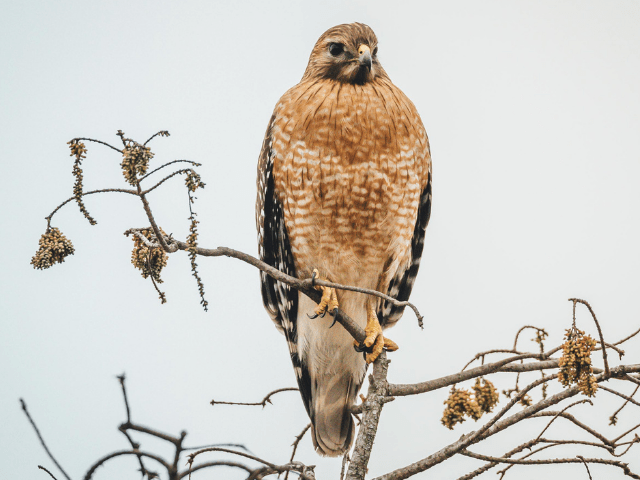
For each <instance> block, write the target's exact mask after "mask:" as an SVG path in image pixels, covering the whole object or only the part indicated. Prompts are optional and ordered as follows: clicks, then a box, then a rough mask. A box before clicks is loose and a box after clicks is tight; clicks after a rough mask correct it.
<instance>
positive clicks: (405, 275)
mask: <svg viewBox="0 0 640 480" xmlns="http://www.w3.org/2000/svg"><path fill="white" fill-rule="evenodd" d="M430 216H431V171H429V177H428V179H427V185H426V186H425V187H424V189H423V190H422V194H421V195H420V205H419V206H418V215H417V218H416V226H415V228H414V230H413V237H412V238H411V258H410V260H409V261H408V262H407V263H406V264H405V265H402V266H400V268H399V269H398V271H397V272H396V274H395V275H394V276H393V278H392V279H391V283H390V284H389V291H388V292H387V295H389V296H390V297H393V298H395V299H397V300H400V301H402V302H403V301H406V300H408V299H409V295H411V289H412V288H413V284H414V282H415V280H416V276H417V275H418V268H419V267H420V259H421V258H422V249H423V248H424V232H425V229H426V228H427V224H428V223H429V217H430ZM403 312H404V307H397V306H395V305H392V304H391V303H389V302H388V301H386V300H385V301H383V302H382V303H381V305H380V308H379V310H378V318H379V319H380V325H381V326H382V327H385V328H386V327H391V326H392V325H394V324H395V323H396V322H397V321H398V320H400V317H402V313H403Z"/></svg>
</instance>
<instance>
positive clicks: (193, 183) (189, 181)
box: [185, 170, 206, 203]
mask: <svg viewBox="0 0 640 480" xmlns="http://www.w3.org/2000/svg"><path fill="white" fill-rule="evenodd" d="M185 184H186V185H187V188H188V189H189V191H190V192H195V191H196V190H197V189H198V188H204V186H205V185H206V184H205V183H204V182H203V181H202V179H201V178H200V175H198V174H197V173H196V171H195V170H189V171H187V178H186V180H185ZM189 198H190V200H191V203H193V199H192V198H191V197H189Z"/></svg>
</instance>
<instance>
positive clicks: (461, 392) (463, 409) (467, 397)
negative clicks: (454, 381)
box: [440, 378, 499, 430]
mask: <svg viewBox="0 0 640 480" xmlns="http://www.w3.org/2000/svg"><path fill="white" fill-rule="evenodd" d="M498 398H499V394H498V391H497V390H496V387H495V386H494V385H493V383H491V382H490V381H489V380H485V379H484V378H482V379H480V378H478V379H476V383H475V385H474V386H473V395H472V394H471V392H469V391H468V390H465V389H463V388H456V386H455V385H454V386H453V387H451V392H450V393H449V397H448V398H447V399H446V400H445V402H444V404H445V405H446V407H445V409H444V412H443V414H442V419H441V420H440V421H441V422H442V424H443V425H444V426H445V427H447V428H448V429H449V430H453V427H454V426H455V425H456V424H458V423H462V422H464V421H465V420H466V418H465V417H471V418H473V419H474V420H478V419H480V417H482V415H483V414H485V413H489V412H491V410H493V407H495V406H496V405H497V403H498Z"/></svg>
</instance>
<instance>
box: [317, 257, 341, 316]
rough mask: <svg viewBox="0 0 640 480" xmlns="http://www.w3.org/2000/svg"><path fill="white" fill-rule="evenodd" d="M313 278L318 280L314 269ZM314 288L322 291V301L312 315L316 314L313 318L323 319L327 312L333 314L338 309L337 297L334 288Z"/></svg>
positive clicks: (318, 276) (318, 275)
mask: <svg viewBox="0 0 640 480" xmlns="http://www.w3.org/2000/svg"><path fill="white" fill-rule="evenodd" d="M313 278H320V274H319V273H318V270H317V269H315V268H314V269H313ZM315 288H316V290H320V291H322V299H321V300H320V303H319V304H318V306H317V307H316V308H315V310H314V313H315V314H316V315H315V317H317V316H321V317H324V316H325V314H326V313H327V312H333V311H334V310H335V309H337V308H340V304H339V303H338V295H337V294H336V289H335V288H331V287H323V286H320V285H318V286H316V287H315ZM315 317H313V318H315Z"/></svg>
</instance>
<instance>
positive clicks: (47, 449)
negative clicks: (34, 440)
mask: <svg viewBox="0 0 640 480" xmlns="http://www.w3.org/2000/svg"><path fill="white" fill-rule="evenodd" d="M20 404H21V405H22V410H23V411H24V414H25V415H26V416H27V419H28V420H29V423H31V426H32V427H33V429H34V430H35V432H36V435H37V436H38V440H40V443H41V444H42V447H43V448H44V451H45V452H47V455H49V458H50V459H51V461H52V462H53V463H55V465H56V467H58V470H60V471H61V472H62V474H63V475H64V477H65V478H66V479H67V480H71V478H69V475H67V472H65V471H64V469H63V468H62V467H61V466H60V464H59V463H58V461H57V460H56V459H55V457H54V456H53V454H52V453H51V452H50V451H49V447H47V444H46V443H44V438H42V435H40V430H38V427H37V426H36V423H35V422H34V421H33V419H32V418H31V415H29V410H27V404H26V403H25V401H24V400H23V399H22V398H21V399H20Z"/></svg>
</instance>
